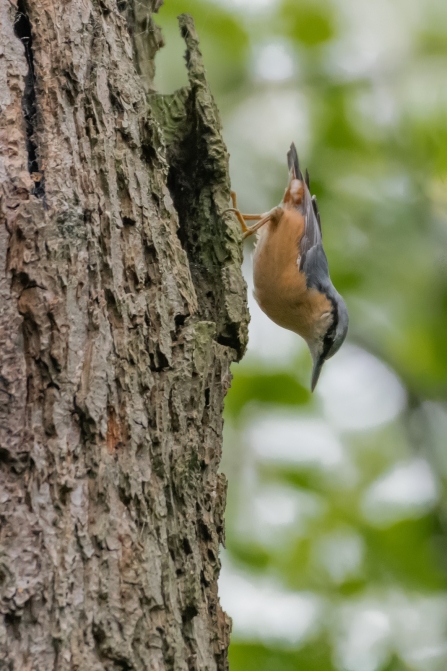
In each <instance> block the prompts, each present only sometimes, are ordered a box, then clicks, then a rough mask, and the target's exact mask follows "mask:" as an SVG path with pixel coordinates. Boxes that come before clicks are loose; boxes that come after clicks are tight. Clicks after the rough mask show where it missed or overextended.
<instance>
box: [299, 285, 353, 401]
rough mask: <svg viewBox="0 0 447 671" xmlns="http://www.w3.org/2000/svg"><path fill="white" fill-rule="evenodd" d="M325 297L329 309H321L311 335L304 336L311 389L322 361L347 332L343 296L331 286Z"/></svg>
mask: <svg viewBox="0 0 447 671" xmlns="http://www.w3.org/2000/svg"><path fill="white" fill-rule="evenodd" d="M326 297H327V299H328V304H329V305H330V309H323V310H321V312H320V314H319V315H318V316H317V318H316V319H315V321H314V328H313V329H312V334H311V336H310V337H308V338H306V340H307V344H308V347H309V350H310V353H311V355H312V360H313V368H312V382H311V389H312V391H314V389H315V387H316V385H317V382H318V378H319V377H320V373H321V369H322V368H323V364H324V362H325V361H326V360H327V359H330V358H331V356H334V354H335V353H336V352H338V350H339V349H340V347H341V346H342V344H343V342H344V340H345V338H346V333H347V332H348V323H349V318H348V310H347V308H346V304H345V302H344V300H343V298H342V297H341V296H340V294H339V293H337V291H336V290H335V289H334V288H333V287H332V286H331V290H330V291H329V292H328V294H326Z"/></svg>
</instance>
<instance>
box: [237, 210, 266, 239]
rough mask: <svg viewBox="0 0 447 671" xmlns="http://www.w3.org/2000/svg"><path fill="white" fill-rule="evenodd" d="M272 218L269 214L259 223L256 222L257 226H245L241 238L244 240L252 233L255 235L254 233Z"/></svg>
mask: <svg viewBox="0 0 447 671" xmlns="http://www.w3.org/2000/svg"><path fill="white" fill-rule="evenodd" d="M271 218H272V213H271V212H269V213H268V214H266V215H265V216H264V217H262V219H261V220H260V221H258V223H257V224H254V225H253V226H245V229H246V230H245V231H243V234H242V238H243V239H244V240H245V238H248V236H249V235H253V233H256V231H257V230H258V229H259V228H261V226H264V224H266V223H267V222H268V221H270V219H271Z"/></svg>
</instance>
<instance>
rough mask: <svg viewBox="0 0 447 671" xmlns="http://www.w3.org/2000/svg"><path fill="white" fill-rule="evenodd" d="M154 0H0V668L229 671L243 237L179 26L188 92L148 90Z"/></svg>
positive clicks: (203, 86) (205, 93)
mask: <svg viewBox="0 0 447 671" xmlns="http://www.w3.org/2000/svg"><path fill="white" fill-rule="evenodd" d="M156 4H157V2H156V1H154V2H152V3H150V2H147V3H146V4H145V5H144V6H146V7H147V11H148V14H147V16H146V17H144V16H143V17H142V15H141V8H142V7H143V5H141V3H135V4H133V3H126V2H120V3H116V2H115V0H95V1H93V0H66V1H65V2H64V3H60V2H57V1H56V0H40V1H39V2H26V1H25V0H20V2H19V4H18V5H14V3H12V2H10V1H9V0H0V12H1V22H2V32H1V40H2V44H1V45H0V46H1V54H0V82H2V84H1V85H0V107H1V121H0V158H1V164H0V194H1V196H0V197H1V210H0V212H1V218H2V222H1V224H0V263H1V264H2V265H1V272H0V297H1V300H0V338H1V350H0V506H1V522H2V524H1V528H0V669H1V668H5V669H8V670H9V669H11V670H12V671H19V669H20V671H21V670H22V669H27V668H29V669H33V671H47V670H48V669H56V670H57V671H62V670H64V671H65V670H66V669H67V670H68V669H70V670H71V669H80V670H84V669H85V670H87V669H88V670H89V671H99V670H104V669H107V670H108V671H109V670H111V669H136V670H138V671H139V670H143V669H150V670H151V671H164V670H168V669H173V670H174V669H175V670H176V671H177V670H182V671H183V670H185V671H186V670H187V669H188V670H193V669H197V670H199V669H200V670H202V669H203V670H205V669H207V670H210V671H211V670H216V671H217V670H219V671H220V670H223V669H226V668H227V661H226V660H227V658H226V650H227V646H228V633H229V620H228V618H227V617H226V616H225V615H224V614H223V612H222V610H221V609H220V606H219V601H218V596H217V577H218V572H219V556H218V554H219V543H220V542H222V540H223V534H224V529H223V511H224V505H225V489H226V484H225V478H224V476H222V475H219V474H218V466H219V461H220V455H221V442H222V409H223V399H224V396H225V393H226V391H227V389H228V387H229V384H230V370H229V369H230V364H231V362H232V361H235V360H238V359H239V358H240V356H241V355H242V353H243V351H244V347H245V344H246V327H247V310H246V302H245V285H244V282H243V279H242V276H241V272H240V262H241V248H240V234H239V231H238V229H237V224H236V223H235V222H234V221H233V218H232V217H231V216H228V217H227V216H226V215H224V210H225V208H226V207H227V203H228V198H229V178H228V156H227V152H226V149H225V145H224V143H223V140H222V136H221V127H220V121H219V115H218V112H217V109H216V106H215V104H214V101H213V98H212V96H211V93H210V91H209V88H208V84H207V82H206V76H205V71H204V68H203V63H202V58H201V55H200V51H199V47H198V40H197V35H196V33H195V30H194V25H193V22H192V19H191V18H190V17H187V16H185V15H183V16H182V17H180V26H181V30H182V34H183V36H184V38H185V41H186V45H187V56H186V61H187V67H188V73H189V86H188V87H187V88H185V89H183V90H181V91H179V92H177V93H175V94H173V95H172V96H160V95H158V94H156V93H149V94H147V93H146V92H145V91H151V86H152V82H151V77H152V75H153V71H154V68H153V58H154V54H155V50H156V48H157V46H160V44H161V39H160V37H159V34H158V33H155V32H154V33H152V37H151V39H152V41H151V42H150V43H149V44H146V45H145V44H144V43H143V42H142V41H141V39H140V36H138V40H139V41H138V40H136V33H137V30H136V27H137V22H139V23H138V25H140V24H141V22H142V21H146V22H152V20H153V19H152V17H151V15H150V12H151V10H153V9H155V8H156ZM137 5H138V7H137ZM136 7H137V9H138V11H135V8H136ZM138 12H140V14H139V13H138ZM24 17H25V18H26V21H27V22H28V23H29V27H30V31H31V32H30V35H31V39H32V45H31V47H30V41H29V38H27V39H28V42H27V43H26V45H25V37H24V36H23V34H21V33H20V30H19V31H18V30H17V25H16V24H17V21H19V20H21V21H22V22H23V19H24ZM147 25H149V23H147ZM15 26H16V29H15V28H14V27H15ZM24 46H26V47H27V49H28V48H32V59H33V62H32V67H33V75H32V80H30V76H29V72H30V67H31V66H30V59H29V53H27V51H26V49H25V48H24ZM144 59H146V61H147V62H146V64H144V63H143V65H144V67H143V66H142V62H143V61H144ZM142 77H143V78H145V84H144V86H142V84H141V81H142ZM30 83H31V84H32V87H33V95H34V99H35V105H34V108H33V112H32V114H29V115H28V118H27V117H26V104H25V103H26V102H27V100H28V102H29V86H30ZM26 96H28V98H27V97H26ZM30 125H31V127H30ZM30 143H31V144H32V148H33V149H32V151H33V152H34V157H33V161H32V162H31V163H30V146H31V145H30Z"/></svg>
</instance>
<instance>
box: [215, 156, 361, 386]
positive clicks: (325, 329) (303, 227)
mask: <svg viewBox="0 0 447 671" xmlns="http://www.w3.org/2000/svg"><path fill="white" fill-rule="evenodd" d="M287 162H288V168H289V178H288V184H287V188H286V190H285V193H284V197H283V200H282V201H281V203H280V204H279V205H278V206H277V207H274V208H273V209H271V210H270V211H269V212H266V213H264V214H259V215H258V214H242V213H241V212H240V210H239V209H238V207H237V198H236V194H235V192H234V191H232V192H231V199H232V204H233V207H231V208H228V210H227V211H230V212H233V213H234V214H235V215H236V217H237V218H238V220H239V222H240V224H241V227H242V232H243V237H244V238H246V237H248V236H250V235H253V234H254V233H257V242H256V246H255V250H254V254H253V280H254V296H255V299H256V301H257V302H258V304H259V307H260V308H261V310H262V311H263V312H265V314H266V315H267V316H268V317H269V318H270V319H271V320H272V321H274V322H275V323H276V324H278V325H279V326H282V327H283V328H285V329H288V330H289V331H293V332H294V333H297V334H298V335H299V336H301V337H302V338H303V339H304V340H305V342H306V343H307V346H308V348H309V350H310V354H311V356H312V362H313V367H312V378H311V390H312V392H313V391H314V390H315V387H316V385H317V382H318V379H319V377H320V373H321V370H322V368H323V364H324V363H325V361H326V360H327V359H329V358H330V357H332V356H333V355H334V354H335V353H336V352H338V350H339V349H340V347H341V345H342V344H343V342H344V340H345V338H346V334H347V331H348V323H349V317H348V310H347V308H346V304H345V302H344V300H343V298H342V297H341V296H340V294H339V293H338V292H337V290H336V289H335V287H334V285H333V284H332V281H331V278H330V275H329V266H328V261H327V257H326V254H325V251H324V248H323V237H322V232H321V219H320V212H319V210H318V205H317V199H316V197H315V196H311V193H310V179H309V173H308V171H307V170H306V173H305V176H304V177H303V174H302V172H301V169H300V163H299V159H298V154H297V151H296V147H295V145H294V144H293V143H292V144H291V146H290V150H289V152H288V154H287ZM250 220H255V221H257V223H256V224H254V225H252V226H250V227H248V226H247V225H246V223H245V222H246V221H250Z"/></svg>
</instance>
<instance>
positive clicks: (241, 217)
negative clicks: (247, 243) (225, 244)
mask: <svg viewBox="0 0 447 671" xmlns="http://www.w3.org/2000/svg"><path fill="white" fill-rule="evenodd" d="M230 195H231V202H232V203H233V207H229V208H228V210H225V212H234V214H235V215H236V217H237V218H238V221H239V223H240V225H241V227H242V233H243V234H244V237H247V235H251V232H254V231H252V229H253V228H255V227H254V226H252V227H251V228H248V226H246V224H245V222H246V221H259V219H262V214H242V212H241V211H240V210H239V208H238V206H237V199H236V192H235V191H231V192H230ZM225 212H224V214H225ZM264 223H266V222H264ZM256 227H257V228H259V226H258V224H256ZM255 230H257V229H255Z"/></svg>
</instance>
